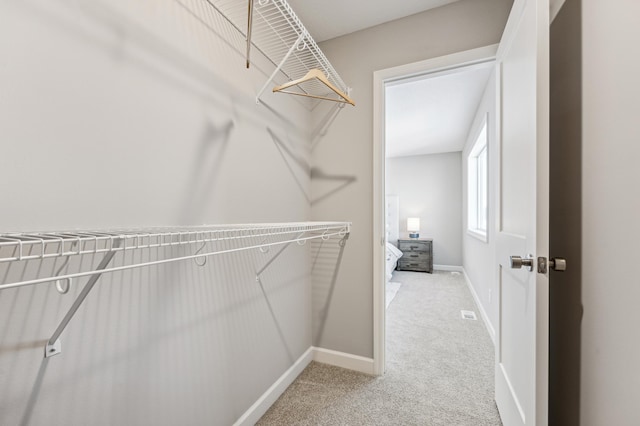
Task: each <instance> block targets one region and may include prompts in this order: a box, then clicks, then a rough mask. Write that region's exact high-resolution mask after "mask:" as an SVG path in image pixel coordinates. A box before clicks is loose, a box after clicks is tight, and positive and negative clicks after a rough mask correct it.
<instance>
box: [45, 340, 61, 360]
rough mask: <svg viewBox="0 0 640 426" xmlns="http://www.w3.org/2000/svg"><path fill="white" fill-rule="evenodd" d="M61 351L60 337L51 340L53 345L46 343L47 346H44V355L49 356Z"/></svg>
mask: <svg viewBox="0 0 640 426" xmlns="http://www.w3.org/2000/svg"><path fill="white" fill-rule="evenodd" d="M60 352H62V343H60V339H58V340H56V341H55V342H53V345H50V344H48V343H47V346H45V348H44V357H45V358H49V357H51V356H54V355H58V354H59V353H60Z"/></svg>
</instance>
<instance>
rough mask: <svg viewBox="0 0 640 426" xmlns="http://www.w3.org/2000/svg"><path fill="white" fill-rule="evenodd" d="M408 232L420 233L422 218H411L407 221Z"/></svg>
mask: <svg viewBox="0 0 640 426" xmlns="http://www.w3.org/2000/svg"><path fill="white" fill-rule="evenodd" d="M407 231H409V232H419V231H420V218H419V217H410V218H408V219H407Z"/></svg>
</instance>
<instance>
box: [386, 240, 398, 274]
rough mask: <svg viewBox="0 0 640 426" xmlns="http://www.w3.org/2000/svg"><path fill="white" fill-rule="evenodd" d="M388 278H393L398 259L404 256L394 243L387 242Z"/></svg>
mask: <svg viewBox="0 0 640 426" xmlns="http://www.w3.org/2000/svg"><path fill="white" fill-rule="evenodd" d="M385 257H386V259H387V260H386V268H385V272H386V278H387V281H389V280H390V279H391V275H392V274H393V270H394V269H396V265H397V264H398V259H400V258H401V257H402V252H401V251H400V250H398V249H397V248H396V247H395V246H394V245H393V244H391V243H387V253H386V256H385Z"/></svg>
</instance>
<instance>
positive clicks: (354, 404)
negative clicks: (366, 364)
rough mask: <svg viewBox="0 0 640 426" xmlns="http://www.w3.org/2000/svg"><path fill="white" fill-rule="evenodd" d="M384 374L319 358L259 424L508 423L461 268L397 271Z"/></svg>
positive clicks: (486, 339)
mask: <svg viewBox="0 0 640 426" xmlns="http://www.w3.org/2000/svg"><path fill="white" fill-rule="evenodd" d="M393 280H394V281H398V282H401V283H402V286H401V287H400V289H399V290H398V292H397V294H396V296H395V299H394V301H393V303H392V304H391V305H390V306H389V308H388V309H387V372H386V374H385V375H384V376H382V377H373V376H368V375H366V374H362V373H357V372H353V371H350V370H345V369H342V368H338V367H333V366H329V365H325V364H319V363H316V362H312V363H311V364H310V365H309V366H308V367H307V368H306V369H305V370H304V371H303V372H302V374H301V375H300V376H299V377H298V378H297V379H296V381H295V382H294V383H293V384H292V385H291V386H290V387H289V388H288V389H287V390H286V391H285V393H284V394H283V395H282V396H281V397H280V398H279V399H278V401H276V403H275V404H274V405H273V406H272V407H271V408H270V409H269V411H267V413H266V414H265V415H264V416H263V418H262V419H261V420H260V421H259V422H258V424H259V425H447V426H451V425H456V426H461V425H469V426H471V425H473V426H481V425H501V422H500V417H499V415H498V411H497V409H496V406H495V403H494V400H493V394H494V388H493V369H494V366H493V359H494V352H493V345H492V343H491V339H490V338H489V335H488V334H487V331H486V329H485V327H484V324H483V323H482V320H481V319H478V320H477V321H473V320H465V319H462V318H461V314H460V311H461V310H470V311H474V312H476V314H477V315H478V318H480V315H479V312H478V311H477V308H476V306H475V304H474V301H473V298H472V296H471V294H470V292H469V290H468V288H467V286H466V284H465V282H464V278H463V277H462V275H461V274H456V273H451V272H440V271H436V272H435V273H434V274H425V273H420V272H398V271H396V272H395V273H394V277H393Z"/></svg>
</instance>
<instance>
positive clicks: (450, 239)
mask: <svg viewBox="0 0 640 426" xmlns="http://www.w3.org/2000/svg"><path fill="white" fill-rule="evenodd" d="M386 191H387V194H393V195H398V196H399V200H400V209H399V210H400V236H401V237H404V238H406V237H407V234H408V233H407V218H409V217H419V218H420V228H421V229H420V236H421V237H423V238H433V263H435V264H437V265H455V266H460V265H462V171H461V155H460V152H449V153H445V154H433V155H417V156H412V157H397V158H387V160H386Z"/></svg>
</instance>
